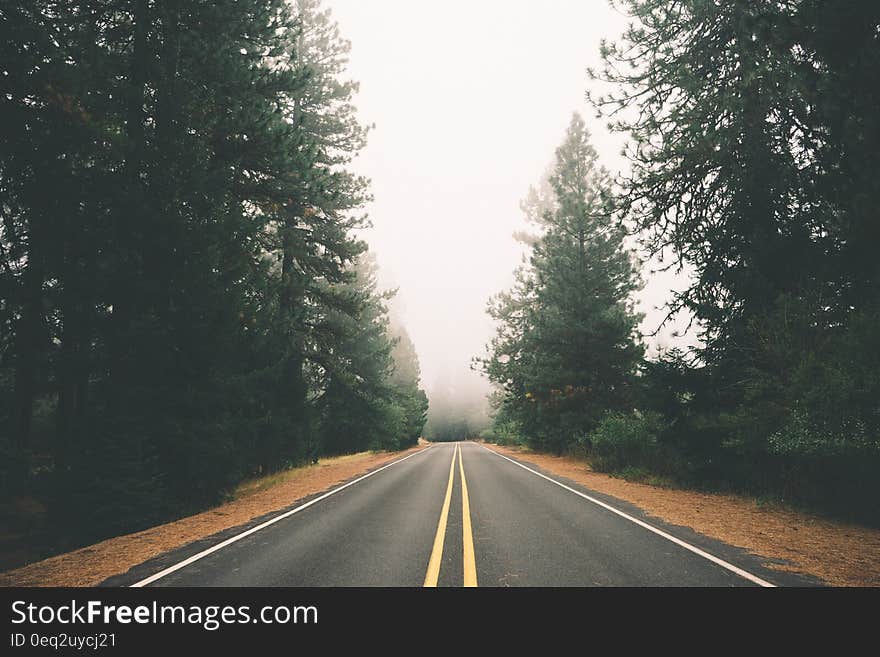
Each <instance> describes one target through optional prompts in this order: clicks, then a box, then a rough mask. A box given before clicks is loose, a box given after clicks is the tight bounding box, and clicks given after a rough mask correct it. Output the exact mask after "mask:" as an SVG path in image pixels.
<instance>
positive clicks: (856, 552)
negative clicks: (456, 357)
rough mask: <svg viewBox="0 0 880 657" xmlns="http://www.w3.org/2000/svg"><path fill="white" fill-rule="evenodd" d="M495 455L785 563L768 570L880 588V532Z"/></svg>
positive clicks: (530, 455)
mask: <svg viewBox="0 0 880 657" xmlns="http://www.w3.org/2000/svg"><path fill="white" fill-rule="evenodd" d="M490 447H491V448H492V449H493V450H496V451H498V452H500V453H502V454H506V455H508V456H514V457H516V458H517V459H518V460H520V461H523V462H528V463H532V464H534V465H536V466H538V467H539V468H541V469H543V470H545V471H547V472H552V473H555V474H558V475H560V476H562V477H566V478H567V479H571V480H572V481H576V482H578V483H580V484H583V485H584V486H586V487H587V488H590V489H592V490H595V491H598V492H600V493H605V494H607V495H612V496H614V497H617V498H619V499H622V500H626V501H627V502H631V503H632V504H635V505H636V506H638V507H639V508H641V509H642V510H644V511H645V512H647V513H649V514H651V515H652V516H655V517H657V518H660V519H661V520H664V521H666V522H668V523H671V524H674V525H683V526H686V527H690V528H691V529H693V530H694V531H697V532H699V533H701V534H704V535H706V536H711V537H712V538H716V539H718V540H721V541H724V542H725V543H729V544H731V545H736V546H738V547H741V548H744V549H746V550H748V551H749V552H751V553H752V554H755V555H758V556H761V557H765V558H769V559H784V560H785V561H788V562H789V563H790V564H791V565H790V566H780V565H778V564H773V563H767V567H769V568H777V569H780V570H792V571H797V572H803V573H807V574H810V575H814V576H815V577H818V578H819V579H821V580H823V581H824V582H826V583H827V584H830V585H832V586H880V530H877V529H870V528H866V527H860V526H857V525H851V524H847V523H843V522H837V521H833V520H828V519H826V518H821V517H819V516H814V515H810V514H808V513H803V512H800V511H793V510H791V509H785V508H779V507H778V506H776V507H774V506H770V507H768V506H763V505H759V504H758V503H757V501H756V500H754V499H749V498H746V497H740V496H735V495H724V494H716V493H701V492H695V491H690V490H682V489H672V488H661V487H657V486H651V485H648V484H641V483H635V482H629V481H625V480H623V479H617V478H614V477H611V476H609V475H605V474H601V473H598V472H593V471H591V470H590V468H589V465H588V464H586V463H585V462H584V460H583V459H580V458H577V457H573V456H550V455H547V454H538V453H534V452H529V451H524V450H520V449H516V448H510V447H501V446H499V445H490Z"/></svg>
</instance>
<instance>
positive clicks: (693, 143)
mask: <svg viewBox="0 0 880 657" xmlns="http://www.w3.org/2000/svg"><path fill="white" fill-rule="evenodd" d="M614 4H615V5H617V6H618V7H619V8H620V9H623V10H625V11H626V12H628V13H629V15H630V16H631V17H632V19H633V21H632V23H631V25H630V27H629V28H628V29H627V31H626V32H625V33H624V34H623V35H622V37H621V39H620V41H619V42H617V43H613V42H604V43H603V44H602V48H601V57H602V60H603V66H602V67H600V69H599V70H596V71H591V72H590V77H591V79H592V81H593V82H592V85H591V86H592V93H588V99H589V100H590V101H591V103H592V106H593V107H594V108H595V109H596V111H597V116H599V117H601V118H605V119H607V120H608V122H609V127H610V128H611V129H612V130H613V131H616V132H619V133H622V134H624V135H627V136H628V145H627V147H626V149H625V152H624V154H625V155H626V157H627V160H628V162H629V165H630V167H629V172H628V173H627V174H625V175H623V176H622V177H620V178H618V179H617V180H611V179H610V177H609V176H608V175H607V173H606V172H605V171H604V170H603V169H602V168H601V167H600V166H599V164H598V161H597V156H596V152H595V150H594V149H593V148H592V147H591V146H590V145H589V138H588V135H587V133H586V131H585V128H584V124H583V121H582V120H581V119H580V118H579V117H575V119H574V120H573V121H572V124H571V126H570V127H569V130H568V132H567V134H566V138H565V141H564V143H563V144H562V146H561V147H560V148H559V149H558V150H557V154H556V162H555V165H554V167H553V168H552V170H551V171H550V172H549V174H548V176H547V177H546V178H545V180H543V181H542V182H541V184H540V185H538V186H537V187H535V188H533V189H532V190H531V191H530V193H529V196H528V197H527V198H526V200H525V201H524V203H523V209H524V210H525V212H526V216H527V217H528V218H529V219H531V220H532V221H533V222H534V223H535V224H537V226H538V227H539V231H538V234H537V235H534V236H531V237H530V236H525V237H524V238H525V239H526V240H527V241H528V242H529V244H530V245H531V249H530V258H529V260H528V262H527V263H526V265H525V266H524V267H523V268H522V269H521V270H520V271H519V273H518V277H517V283H516V285H515V286H514V288H513V289H511V290H510V291H508V292H505V293H503V294H501V295H498V296H497V297H496V298H494V299H493V300H492V302H491V303H490V308H489V311H490V313H491V314H492V316H493V317H494V318H495V319H496V320H498V332H497V335H496V336H495V337H494V338H493V340H492V342H491V344H490V345H489V348H488V353H489V355H488V357H486V358H483V359H481V360H479V361H478V365H479V366H480V367H481V368H482V370H483V371H484V372H485V373H486V374H487V376H488V377H489V378H490V379H491V380H492V381H493V382H494V383H495V384H496V386H497V388H498V391H499V392H498V399H497V400H496V401H497V403H496V416H495V422H494V427H493V429H492V431H491V435H492V436H494V437H495V438H498V439H502V440H508V441H520V442H526V443H528V444H530V445H532V446H534V447H537V448H542V449H548V450H552V451H556V452H562V451H567V450H573V449H577V450H583V451H585V452H586V453H587V454H589V455H590V457H591V459H592V462H593V465H594V467H597V468H600V469H605V470H611V471H616V472H623V473H626V474H631V475H633V476H646V475H653V476H660V477H663V478H667V479H672V480H675V481H678V482H684V483H686V484H688V485H694V486H707V487H712V488H716V489H717V488H723V489H735V490H748V491H753V492H758V493H761V494H771V495H774V496H777V497H781V498H783V499H785V500H788V501H793V502H797V503H805V504H809V505H811V506H815V507H821V508H825V509H828V510H832V511H835V512H841V513H852V514H856V515H858V516H859V517H860V518H862V519H868V520H870V521H872V522H878V521H880V516H878V509H880V507H878V506H877V504H876V500H877V499H878V494H880V476H878V475H880V375H878V372H880V331H878V330H877V327H878V325H880V324H878V322H880V286H878V283H880V258H878V256H877V251H876V249H877V244H878V238H880V221H878V217H877V208H878V207H880V178H878V176H877V175H876V172H877V171H878V164H880V161H878V159H880V113H878V112H877V108H878V107H880V95H878V94H880V5H878V4H877V3H875V2H871V1H870V0H864V1H863V0H859V1H857V2H851V1H848V0H785V1H780V2H750V1H748V0H733V1H731V2H723V3H718V2H706V1H704V0H681V1H678V2H667V1H665V0H626V1H624V2H615V3H614ZM633 240H637V241H636V242H634V241H633ZM628 247H629V248H628ZM637 257H638V258H641V259H643V260H646V261H648V262H651V263H659V265H658V266H660V267H662V268H676V269H677V270H678V271H684V272H686V273H687V274H688V281H689V283H688V285H687V286H686V287H685V289H683V290H679V291H678V292H676V294H675V296H674V297H673V298H672V300H671V301H670V302H669V304H668V307H667V310H668V318H673V317H675V316H677V315H679V314H681V313H684V314H685V315H686V316H687V317H689V318H690V321H691V325H692V327H693V330H694V331H695V332H696V333H697V335H698V337H699V343H698V345H696V346H694V347H693V348H688V349H683V348H679V349H670V350H666V351H665V352H664V353H662V354H661V355H660V356H659V357H657V358H646V357H645V354H644V346H643V344H644V341H643V339H642V337H643V336H641V335H640V334H639V331H638V323H639V321H640V319H641V318H640V316H639V315H638V314H637V313H636V311H635V309H634V307H633V305H632V299H633V294H634V293H635V292H636V291H637V290H638V289H639V287H640V284H641V283H640V281H639V273H638V272H639V266H638V263H637V261H636V258H637Z"/></svg>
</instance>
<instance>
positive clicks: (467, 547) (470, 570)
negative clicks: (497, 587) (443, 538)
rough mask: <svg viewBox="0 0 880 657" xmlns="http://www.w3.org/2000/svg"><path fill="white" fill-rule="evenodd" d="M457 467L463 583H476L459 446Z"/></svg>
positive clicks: (467, 501) (469, 518)
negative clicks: (459, 482)
mask: <svg viewBox="0 0 880 657" xmlns="http://www.w3.org/2000/svg"><path fill="white" fill-rule="evenodd" d="M458 468H459V470H460V471H461V518H462V520H461V531H462V534H461V536H462V543H463V544H464V555H463V557H462V561H463V562H464V585H465V586H466V587H468V586H476V585H477V561H476V558H475V557H474V533H473V531H472V530H471V503H470V500H469V499H468V491H467V479H465V478H464V463H463V462H462V456H461V448H460V447H459V448H458Z"/></svg>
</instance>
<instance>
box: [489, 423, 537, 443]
mask: <svg viewBox="0 0 880 657" xmlns="http://www.w3.org/2000/svg"><path fill="white" fill-rule="evenodd" d="M480 438H482V439H483V440H488V441H490V442H493V443H496V444H498V445H513V446H518V445H525V444H526V443H527V440H526V437H525V436H524V435H523V434H522V430H521V429H520V426H519V425H518V424H517V423H516V422H513V421H512V420H508V421H505V422H496V423H495V424H493V425H492V426H491V427H490V428H488V429H484V430H483V431H481V432H480Z"/></svg>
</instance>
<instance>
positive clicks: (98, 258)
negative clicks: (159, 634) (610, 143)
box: [0, 0, 427, 541]
mask: <svg viewBox="0 0 880 657" xmlns="http://www.w3.org/2000/svg"><path fill="white" fill-rule="evenodd" d="M0 22H2V26H3V30H2V31H3V34H4V38H3V39H2V40H0V62H2V64H0V69H2V71H0V76H2V77H0V80H2V81H0V88H2V95H0V112H2V121H0V213H2V216H0V220H2V221H0V427H3V430H2V434H0V451H2V464H0V475H2V491H0V493H2V495H3V497H4V499H10V498H12V497H16V496H27V495H31V496H35V497H37V498H38V499H40V500H42V501H45V502H46V504H48V507H49V514H50V518H51V519H52V524H53V525H57V526H58V527H59V531H58V535H59V536H66V537H68V538H69V539H70V540H72V541H77V540H87V539H94V538H95V537H98V536H103V535H109V534H112V533H118V532H120V531H126V530H132V529H137V528H139V527H143V526H146V525H148V524H150V523H153V522H156V521H158V520H162V519H165V518H169V517H175V516H180V515H183V514H184V513H186V512H188V511H192V510H194V509H199V508H203V507H204V506H205V505H207V504H210V503H212V502H215V501H217V500H218V499H220V498H221V497H222V495H223V494H224V493H225V492H227V491H229V490H230V489H231V488H232V487H234V486H235V484H236V483H238V482H239V481H240V480H241V479H242V478H244V477H247V476H252V475H256V474H261V473H267V472H272V471H275V470H278V469H281V468H285V467H288V466H291V465H294V464H299V463H304V462H309V461H314V460H315V459H316V458H317V457H318V456H320V455H324V454H336V453H343V452H351V451H357V450H363V449H390V450H396V449H402V448H405V447H407V446H410V445H413V444H415V443H416V441H417V439H418V437H419V436H420V434H421V429H422V426H423V424H424V421H425V413H426V409H427V399H426V397H425V394H424V392H423V391H422V390H421V389H420V387H419V385H420V384H419V368H418V362H417V358H416V354H415V351H414V349H413V346H412V343H411V342H410V340H409V338H408V336H407V335H406V331H405V329H404V328H403V327H402V326H401V325H400V324H399V322H396V321H395V320H393V318H390V317H389V312H388V308H387V302H388V301H389V299H390V297H391V293H389V292H385V291H382V290H380V289H379V287H378V285H377V282H376V263H375V261H374V259H373V258H372V257H371V255H370V253H369V252H368V251H367V246H366V244H365V243H364V242H363V240H362V239H360V238H359V237H358V235H359V232H358V231H360V230H361V229H363V228H365V227H367V226H368V224H369V222H368V219H367V217H366V216H365V214H364V211H363V206H364V204H365V202H367V201H368V200H369V198H370V192H369V183H368V181H367V180H365V179H363V178H362V177H359V176H357V175H355V174H354V173H353V172H352V171H351V169H350V167H349V163H350V161H351V159H352V157H353V156H354V155H355V154H356V153H357V152H358V151H359V150H360V149H361V148H362V147H363V146H364V144H365V140H366V137H367V133H368V130H367V128H366V127H365V126H363V125H361V124H360V123H359V121H358V120H357V118H356V115H355V109H354V106H353V104H352V96H353V94H354V93H355V92H356V90H357V84H356V83H354V82H352V81H350V80H348V79H347V78H346V77H345V66H346V61H347V53H348V48H349V46H348V43H347V42H346V41H345V40H344V39H343V38H342V37H341V35H340V33H339V30H338V27H337V25H336V24H335V22H334V21H333V20H332V18H331V16H330V13H329V11H328V10H326V9H323V8H322V7H321V5H320V2H319V0H296V2H287V1H284V0H247V1H244V2H242V1H240V0H216V1H214V2H197V3H194V2H164V1H163V2H158V1H156V0H100V1H98V0H82V1H80V2H75V3H74V2H65V1H58V0H29V1H28V2H14V3H4V5H3V7H2V8H0Z"/></svg>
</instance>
